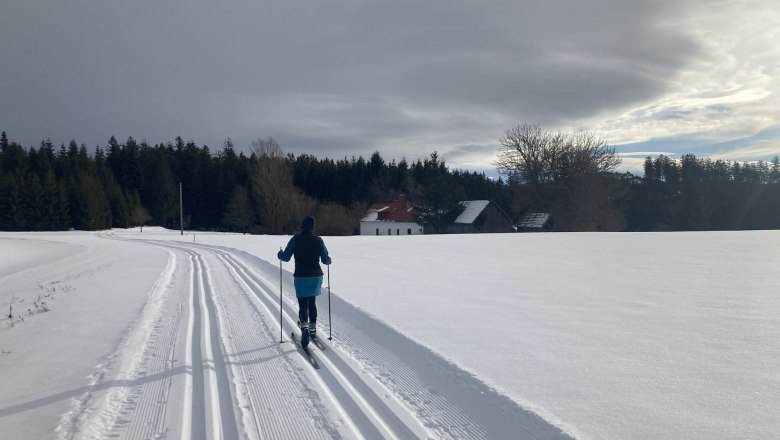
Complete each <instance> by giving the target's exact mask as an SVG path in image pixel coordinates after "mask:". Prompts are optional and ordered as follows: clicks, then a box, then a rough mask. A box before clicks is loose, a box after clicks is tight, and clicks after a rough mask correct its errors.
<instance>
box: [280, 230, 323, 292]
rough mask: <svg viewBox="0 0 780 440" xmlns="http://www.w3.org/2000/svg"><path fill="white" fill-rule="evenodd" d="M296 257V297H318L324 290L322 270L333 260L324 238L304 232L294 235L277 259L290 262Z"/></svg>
mask: <svg viewBox="0 0 780 440" xmlns="http://www.w3.org/2000/svg"><path fill="white" fill-rule="evenodd" d="M293 256H295V272H294V273H293V276H294V277H295V296H297V297H298V298H304V297H309V296H317V295H319V294H320V289H321V288H322V275H323V273H322V268H321V267H320V260H321V261H322V262H323V264H330V263H331V261H332V260H331V258H330V256H329V255H328V248H326V247H325V242H324V241H322V238H320V237H318V236H316V235H314V234H313V233H312V232H311V231H303V232H302V233H300V234H298V235H294V236H293V237H292V238H291V239H290V241H289V242H288V243H287V247H286V248H285V249H284V250H283V251H282V250H280V251H279V253H278V254H277V257H278V258H279V259H280V260H282V261H290V258H292V257H293Z"/></svg>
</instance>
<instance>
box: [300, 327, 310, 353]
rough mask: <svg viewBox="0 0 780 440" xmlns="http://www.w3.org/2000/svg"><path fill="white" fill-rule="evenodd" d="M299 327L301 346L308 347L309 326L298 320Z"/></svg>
mask: <svg viewBox="0 0 780 440" xmlns="http://www.w3.org/2000/svg"><path fill="white" fill-rule="evenodd" d="M298 327H300V329H301V347H303V348H306V347H308V346H309V337H310V335H309V326H308V324H301V322H300V321H298Z"/></svg>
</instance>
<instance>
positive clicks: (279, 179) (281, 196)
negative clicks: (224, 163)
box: [252, 137, 293, 234]
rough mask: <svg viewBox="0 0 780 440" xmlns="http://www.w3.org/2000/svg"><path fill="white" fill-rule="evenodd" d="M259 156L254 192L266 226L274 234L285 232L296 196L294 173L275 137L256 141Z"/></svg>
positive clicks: (253, 182)
mask: <svg viewBox="0 0 780 440" xmlns="http://www.w3.org/2000/svg"><path fill="white" fill-rule="evenodd" d="M252 150H253V151H254V154H255V163H254V170H253V173H252V190H253V191H254V193H255V195H256V197H257V201H258V205H259V209H260V217H261V220H262V223H263V224H265V226H266V227H267V228H268V230H269V232H270V233H272V234H281V233H282V232H283V231H284V226H285V222H286V220H287V219H286V218H285V215H284V210H285V207H286V206H287V205H289V201H290V200H289V198H290V196H291V194H292V193H293V183H292V170H291V169H290V164H288V163H287V161H286V160H285V158H284V154H283V153H282V148H281V147H280V146H279V143H278V142H276V140H275V139H274V138H270V137H269V138H267V139H257V140H254V141H252Z"/></svg>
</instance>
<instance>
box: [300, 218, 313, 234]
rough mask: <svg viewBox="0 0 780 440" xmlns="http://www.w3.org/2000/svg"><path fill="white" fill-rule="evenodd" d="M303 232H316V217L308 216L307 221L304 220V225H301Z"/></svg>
mask: <svg viewBox="0 0 780 440" xmlns="http://www.w3.org/2000/svg"><path fill="white" fill-rule="evenodd" d="M301 230H302V231H313V230H314V217H312V216H310V215H307V216H306V218H305V219H303V223H301Z"/></svg>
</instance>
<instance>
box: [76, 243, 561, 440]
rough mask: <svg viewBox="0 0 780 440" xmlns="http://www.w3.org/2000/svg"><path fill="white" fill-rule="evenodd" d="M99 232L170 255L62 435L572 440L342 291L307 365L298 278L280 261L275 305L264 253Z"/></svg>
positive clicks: (323, 316) (274, 270)
mask: <svg viewBox="0 0 780 440" xmlns="http://www.w3.org/2000/svg"><path fill="white" fill-rule="evenodd" d="M100 236H102V237H103V238H107V239H114V240H126V241H127V242H128V243H135V245H153V246H159V247H162V248H164V249H166V250H167V252H168V253H169V260H168V265H167V267H166V268H165V270H164V271H163V272H162V274H161V275H160V278H159V279H158V281H157V284H156V285H155V287H154V289H153V290H152V291H151V292H150V293H149V299H148V301H147V303H146V306H145V307H144V309H143V311H142V312H141V315H140V316H139V319H138V320H137V323H136V325H135V326H134V328H133V329H132V330H131V331H130V332H129V333H128V334H127V335H126V337H125V339H124V340H123V341H122V343H121V344H120V346H119V347H118V349H117V352H116V353H114V355H112V356H111V357H110V358H109V360H108V362H107V365H102V366H98V368H97V370H98V371H97V372H96V373H95V379H94V381H93V384H92V386H91V387H90V391H89V392H87V393H85V394H84V395H83V396H79V397H78V398H74V410H73V411H71V412H70V413H69V414H66V415H64V416H63V420H64V422H63V425H64V426H69V428H68V429H67V431H64V432H66V434H65V435H63V436H61V437H63V438H109V437H111V438H127V439H147V438H166V439H173V438H181V439H190V438H194V439H217V438H225V439H232V438H241V439H266V438H289V439H297V438H307V439H308V438H314V439H337V438H345V439H381V438H387V439H389V438H394V439H395V438H397V439H407V438H408V439H415V438H435V439H440V438H441V439H455V438H491V439H510V438H511V439H542V438H555V439H558V438H561V439H565V438H570V437H568V436H566V435H565V434H563V433H562V432H561V431H560V430H559V429H558V428H556V427H554V426H552V425H549V424H548V423H547V422H545V421H544V420H542V419H541V418H539V417H538V416H536V415H535V414H533V413H531V412H529V411H526V410H524V409H522V408H520V407H519V406H518V405H517V404H515V403H514V402H512V401H511V400H509V399H508V398H506V397H504V396H503V395H500V394H499V393H496V392H495V391H494V390H492V389H490V388H489V387H487V386H486V385H484V383H482V382H481V381H479V380H477V379H476V378H474V377H473V376H472V375H470V374H468V373H466V372H464V371H462V370H460V369H459V368H457V367H456V366H454V365H452V364H451V363H449V362H448V361H446V360H444V359H442V358H441V357H439V356H438V355H436V354H434V353H432V352H431V351H430V350H428V349H426V348H425V347H422V346H420V345H419V344H417V343H414V342H413V341H410V340H409V339H408V338H406V337H405V336H403V335H401V334H399V333H397V332H396V331H394V330H393V329H391V328H390V327H388V326H387V325H385V324H383V323H381V322H379V321H377V320H376V319H374V318H373V317H370V316H368V315H366V314H365V313H364V312H362V311H360V310H359V309H356V308H354V307H352V306H351V305H349V304H348V303H345V302H344V301H342V300H341V299H340V298H338V297H337V296H336V295H334V296H333V301H334V311H335V310H338V316H336V314H335V313H334V318H335V322H334V325H335V328H336V330H334V334H333V336H334V339H333V341H326V344H328V350H326V351H321V350H318V349H317V348H316V347H315V346H313V345H312V346H311V349H312V352H313V353H314V355H315V356H316V357H317V360H318V362H319V364H320V366H321V368H320V369H319V370H315V369H314V368H313V367H312V366H311V365H310V364H309V363H308V362H307V360H306V359H305V357H304V356H302V355H301V354H300V353H299V352H298V350H297V348H296V346H295V345H294V343H293V342H292V341H290V338H289V332H290V331H292V330H293V329H295V328H296V327H297V326H296V322H297V303H296V301H295V296H294V293H293V292H292V276H291V274H289V272H284V275H283V278H284V279H283V286H284V289H283V290H284V292H283V301H282V309H281V311H280V308H279V306H280V304H279V291H280V286H279V271H278V266H274V265H273V264H272V263H269V262H266V261H263V260H260V259H258V258H257V257H254V256H252V255H250V254H247V253H245V252H242V251H237V250H235V249H229V248H220V247H216V246H208V245H201V244H195V243H187V242H186V241H176V240H154V239H151V240H150V239H145V238H141V237H138V236H135V237H133V238H126V237H123V236H122V234H121V233H120V234H117V233H115V232H110V233H102V234H100ZM323 305H324V304H323V303H322V302H321V303H320V310H321V312H320V318H319V320H318V326H319V329H320V331H321V337H323V338H324V337H326V336H327V329H328V328H329V325H330V323H329V322H328V320H327V319H328V318H327V312H325V313H323V311H325V310H327V309H325V307H323ZM280 314H281V316H282V322H281V323H280V322H279V318H280ZM280 324H281V325H283V327H284V331H283V333H282V334H281V341H280ZM295 331H297V330H295ZM85 407H89V408H90V409H89V410H88V411H85V410H84V408H85ZM65 422H67V423H65ZM61 432H62V431H61Z"/></svg>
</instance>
